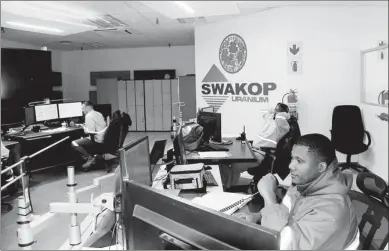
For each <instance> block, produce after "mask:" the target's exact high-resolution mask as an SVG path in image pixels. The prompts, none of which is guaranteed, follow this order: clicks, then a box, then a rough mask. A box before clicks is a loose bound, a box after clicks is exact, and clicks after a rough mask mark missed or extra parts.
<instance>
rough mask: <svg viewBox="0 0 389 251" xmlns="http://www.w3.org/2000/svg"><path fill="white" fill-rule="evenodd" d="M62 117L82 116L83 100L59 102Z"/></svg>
mask: <svg viewBox="0 0 389 251" xmlns="http://www.w3.org/2000/svg"><path fill="white" fill-rule="evenodd" d="M58 112H59V118H60V119H67V118H76V117H82V115H83V114H82V102H72V103H62V104H58Z"/></svg>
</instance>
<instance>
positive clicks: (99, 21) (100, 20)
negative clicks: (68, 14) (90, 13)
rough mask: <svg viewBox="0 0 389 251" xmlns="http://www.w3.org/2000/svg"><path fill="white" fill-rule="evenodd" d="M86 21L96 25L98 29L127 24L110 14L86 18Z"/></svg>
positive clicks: (113, 27)
mask: <svg viewBox="0 0 389 251" xmlns="http://www.w3.org/2000/svg"><path fill="white" fill-rule="evenodd" d="M88 22H90V23H92V24H93V25H95V26H97V28H98V29H115V28H120V27H126V26H127V24H126V23H124V22H123V21H121V20H119V19H117V18H116V17H113V16H111V15H104V16H100V17H97V18H95V19H88Z"/></svg>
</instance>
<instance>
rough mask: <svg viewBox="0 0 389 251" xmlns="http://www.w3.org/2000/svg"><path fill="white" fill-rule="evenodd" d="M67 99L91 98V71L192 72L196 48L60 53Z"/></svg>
mask: <svg viewBox="0 0 389 251" xmlns="http://www.w3.org/2000/svg"><path fill="white" fill-rule="evenodd" d="M60 58H61V59H60V60H59V61H60V62H57V63H58V65H60V68H61V72H62V84H63V91H64V98H72V99H74V100H85V99H88V98H89V90H90V72H93V71H131V77H132V78H133V71H134V70H157V69H176V75H177V76H182V75H186V74H193V73H194V72H195V67H194V47H193V46H178V47H170V48H169V47H155V48H135V49H109V50H93V51H92V50H85V51H71V52H61V56H60Z"/></svg>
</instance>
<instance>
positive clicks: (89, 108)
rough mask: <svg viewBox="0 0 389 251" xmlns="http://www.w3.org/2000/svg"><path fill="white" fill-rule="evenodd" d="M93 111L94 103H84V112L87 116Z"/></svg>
mask: <svg viewBox="0 0 389 251" xmlns="http://www.w3.org/2000/svg"><path fill="white" fill-rule="evenodd" d="M92 110H93V103H92V102H91V101H85V102H84V103H82V112H83V113H84V115H86V114H87V113H88V112H90V111H92Z"/></svg>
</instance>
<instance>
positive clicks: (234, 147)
mask: <svg viewBox="0 0 389 251" xmlns="http://www.w3.org/2000/svg"><path fill="white" fill-rule="evenodd" d="M226 140H231V141H232V144H231V145H223V147H225V148H228V149H229V151H228V152H229V153H230V155H231V156H229V157H225V158H218V159H215V158H199V156H198V154H197V152H195V151H194V152H191V153H189V154H187V155H186V160H187V162H188V163H204V164H205V165H215V164H232V163H242V162H244V163H246V162H255V161H256V158H255V155H254V153H253V152H252V151H251V149H250V148H249V147H248V146H247V144H242V143H241V142H240V140H236V139H235V138H227V139H226Z"/></svg>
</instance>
